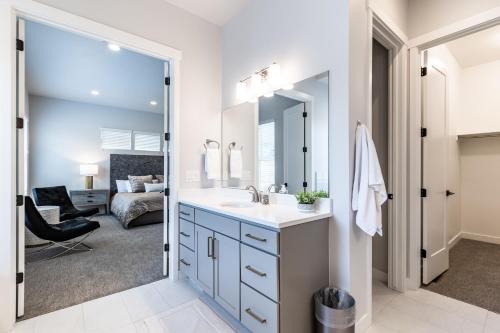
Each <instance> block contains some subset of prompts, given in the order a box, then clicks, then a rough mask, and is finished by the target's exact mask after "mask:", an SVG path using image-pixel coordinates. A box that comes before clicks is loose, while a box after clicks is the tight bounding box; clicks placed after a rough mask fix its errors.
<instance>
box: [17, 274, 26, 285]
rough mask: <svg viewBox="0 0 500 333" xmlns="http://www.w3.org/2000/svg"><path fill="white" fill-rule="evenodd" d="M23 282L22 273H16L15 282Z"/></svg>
mask: <svg viewBox="0 0 500 333" xmlns="http://www.w3.org/2000/svg"><path fill="white" fill-rule="evenodd" d="M23 282H24V273H21V272H19V273H16V284H21V283H23Z"/></svg>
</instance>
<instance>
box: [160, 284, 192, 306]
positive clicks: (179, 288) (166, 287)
mask: <svg viewBox="0 0 500 333" xmlns="http://www.w3.org/2000/svg"><path fill="white" fill-rule="evenodd" d="M152 285H153V286H154V287H155V289H156V290H157V291H158V292H159V293H160V295H161V296H162V297H163V300H164V301H165V302H167V304H168V305H170V306H171V307H176V306H179V305H181V304H184V303H187V302H189V301H192V300H194V299H196V298H198V297H199V293H198V292H197V291H196V290H195V289H194V288H193V287H192V286H191V285H190V284H189V283H188V282H186V281H185V280H179V281H170V280H167V279H164V280H160V281H157V282H154V283H152Z"/></svg>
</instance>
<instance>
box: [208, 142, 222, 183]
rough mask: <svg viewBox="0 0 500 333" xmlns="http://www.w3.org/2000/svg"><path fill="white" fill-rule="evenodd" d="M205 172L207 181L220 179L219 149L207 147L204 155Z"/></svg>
mask: <svg viewBox="0 0 500 333" xmlns="http://www.w3.org/2000/svg"><path fill="white" fill-rule="evenodd" d="M205 172H206V173H207V179H217V178H218V177H220V154H219V148H211V147H207V151H206V154H205Z"/></svg>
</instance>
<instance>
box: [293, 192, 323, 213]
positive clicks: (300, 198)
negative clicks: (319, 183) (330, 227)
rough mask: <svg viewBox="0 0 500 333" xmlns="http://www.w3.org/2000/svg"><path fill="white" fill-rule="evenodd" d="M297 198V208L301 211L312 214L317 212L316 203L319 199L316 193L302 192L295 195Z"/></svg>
mask: <svg viewBox="0 0 500 333" xmlns="http://www.w3.org/2000/svg"><path fill="white" fill-rule="evenodd" d="M295 198H297V203H298V205H297V207H298V208H299V210H300V211H303V212H311V211H314V210H315V208H316V207H315V204H314V203H315V202H316V199H317V198H318V197H317V194H316V193H315V192H306V191H302V192H299V193H297V194H296V195H295Z"/></svg>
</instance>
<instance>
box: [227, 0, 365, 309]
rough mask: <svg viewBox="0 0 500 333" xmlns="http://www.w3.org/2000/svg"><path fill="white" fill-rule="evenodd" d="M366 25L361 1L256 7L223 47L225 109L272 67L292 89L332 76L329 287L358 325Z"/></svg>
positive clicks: (233, 27) (232, 25) (260, 1)
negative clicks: (359, 151) (352, 306)
mask: <svg viewBox="0 0 500 333" xmlns="http://www.w3.org/2000/svg"><path fill="white" fill-rule="evenodd" d="M350 18H352V20H350ZM367 24H368V15H367V4H366V2H365V1H361V0H358V1H349V2H348V1H347V0H339V1H321V0H313V1H301V0H275V1H265V0H254V1H251V2H250V3H249V4H248V6H247V7H246V8H245V10H244V11H243V12H242V13H240V14H239V15H238V16H237V17H235V18H234V19H233V20H231V21H230V22H229V23H228V24H227V25H226V26H225V27H224V29H223V45H222V52H223V83H222V86H223V90H222V91H223V95H222V96H223V104H224V105H225V106H229V105H232V104H235V103H236V102H235V86H236V82H238V81H239V80H240V79H242V78H244V77H246V76H248V75H249V74H250V73H252V72H253V71H255V70H257V69H259V68H262V67H264V66H266V65H268V64H270V63H272V62H273V61H276V62H278V63H279V64H281V66H282V71H283V73H284V74H286V75H288V77H289V79H290V81H292V82H296V81H299V80H302V79H304V78H307V77H310V76H312V75H315V74H319V73H322V72H324V71H325V70H330V75H331V76H330V93H329V94H330V95H329V96H330V105H329V114H330V119H329V123H330V134H331V135H330V137H329V143H330V145H329V151H330V155H329V160H330V181H331V182H330V194H331V196H332V197H333V198H334V200H333V201H334V207H333V211H334V219H333V220H334V222H332V223H331V234H330V236H331V238H330V280H331V283H332V284H335V285H337V286H340V287H341V288H345V289H347V290H350V291H351V292H352V293H353V295H354V297H355V298H356V300H357V314H358V318H367V314H368V312H369V308H370V305H369V293H370V290H371V289H370V288H371V287H370V286H371V281H369V274H368V266H370V265H369V258H368V251H367V248H368V237H366V236H365V235H364V234H363V233H362V232H361V231H360V230H359V229H358V228H357V227H356V226H354V224H353V215H352V211H351V208H350V197H351V186H352V169H353V154H354V149H353V144H354V130H355V126H356V119H360V120H361V121H366V119H367V115H366V98H367V96H368V95H367V87H368V85H367V84H366V82H367V79H368V73H367V72H366V68H368V67H367V63H368V57H367V55H368V52H367V48H368V42H367V41H368V28H367ZM349 30H350V33H348V31H349ZM364 87H366V89H365V88H364ZM350 88H352V89H350ZM370 269H371V267H370Z"/></svg>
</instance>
